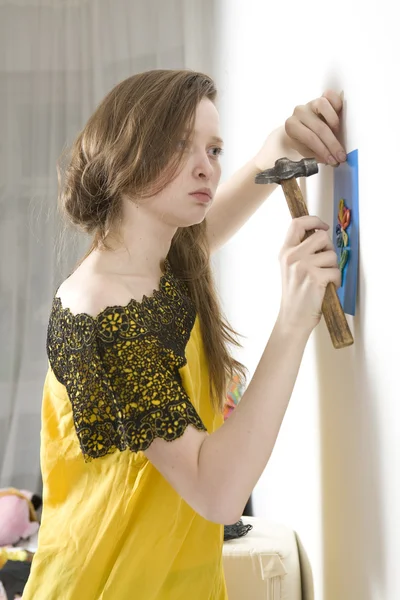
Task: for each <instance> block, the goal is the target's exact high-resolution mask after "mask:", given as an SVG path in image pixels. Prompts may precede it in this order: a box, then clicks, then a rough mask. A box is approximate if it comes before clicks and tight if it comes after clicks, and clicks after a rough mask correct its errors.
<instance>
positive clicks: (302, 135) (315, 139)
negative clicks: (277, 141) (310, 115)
mask: <svg viewBox="0 0 400 600" xmlns="http://www.w3.org/2000/svg"><path fill="white" fill-rule="evenodd" d="M301 118H303V117H301ZM316 118H317V120H319V121H320V123H321V124H322V121H321V120H320V119H318V117H316ZM303 120H304V121H306V120H307V119H305V118H303ZM285 126H286V133H287V134H288V136H289V137H291V138H292V139H293V140H295V141H296V142H298V143H299V144H301V145H302V146H303V147H304V146H305V147H306V148H307V151H306V152H304V151H302V150H300V151H301V153H302V154H303V156H308V157H310V158H311V157H313V156H315V158H316V159H317V160H318V162H322V163H324V164H331V165H332V166H334V165H336V164H337V162H338V161H337V160H336V159H335V158H334V157H333V156H332V155H331V153H330V152H329V150H328V148H327V147H326V146H325V144H324V143H323V142H322V141H321V139H320V138H319V136H318V135H317V134H316V133H315V132H314V131H313V130H312V129H310V128H309V127H307V126H306V125H304V123H303V122H302V121H301V120H300V118H299V117H295V116H292V117H290V118H289V119H288V120H287V121H286V125H285ZM325 127H327V125H325Z"/></svg>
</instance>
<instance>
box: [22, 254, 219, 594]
mask: <svg viewBox="0 0 400 600" xmlns="http://www.w3.org/2000/svg"><path fill="white" fill-rule="evenodd" d="M47 353H48V357H49V370H48V373H47V377H46V381H45V385H44V393H43V408H42V431H41V467H42V475H43V515H42V524H41V527H40V531H39V546H38V551H37V553H36V554H35V557H34V560H33V563H32V569H31V575H30V577H29V581H28V583H27V585H26V587H25V590H24V595H23V599H24V600H38V599H40V600H227V592H226V586H225V579H224V573H223V565H222V545H223V536H224V527H223V525H219V524H215V523H212V522H210V521H207V520H206V519H204V518H203V517H201V516H200V515H199V514H197V513H196V512H195V511H194V510H193V509H192V508H191V507H190V506H189V505H188V504H187V503H186V502H185V501H184V500H183V499H182V498H181V497H180V496H179V495H178V494H177V492H176V491H175V490H174V489H173V487H172V486H171V485H170V484H169V483H168V482H167V481H166V480H165V479H164V477H163V476H162V475H161V474H160V473H159V472H158V471H157V470H156V469H155V468H154V467H153V465H152V464H151V463H150V462H149V461H148V460H147V458H146V456H145V454H144V452H143V451H144V450H146V449H147V448H148V447H149V445H150V443H151V442H152V440H153V439H154V438H156V437H161V438H163V439H165V440H169V441H172V440H174V439H177V438H179V437H180V436H181V435H182V434H183V432H184V431H185V429H186V427H187V426H188V425H189V424H191V425H193V426H194V427H196V428H197V429H199V430H207V431H208V432H209V433H212V432H213V431H215V430H216V429H217V428H218V427H219V426H221V425H222V423H223V416H222V415H217V414H215V411H214V410H213V408H212V406H211V402H210V396H209V376H208V369H207V361H206V357H205V354H204V350H203V345H202V337H201V332H200V326H199V321H198V318H197V316H196V313H195V309H194V306H193V303H192V301H191V300H190V298H189V295H188V291H187V288H186V286H185V284H184V283H183V282H182V281H181V280H179V279H178V278H177V277H175V276H174V274H173V273H172V270H171V267H170V266H169V264H168V262H167V263H166V272H165V274H164V275H163V277H162V278H161V281H160V286H159V290H158V291H155V292H154V294H153V295H152V296H151V297H149V298H147V297H144V298H143V300H142V302H137V301H135V300H131V301H130V302H129V303H128V305H126V306H116V307H109V308H107V309H105V310H104V311H102V312H101V313H100V314H99V315H97V317H95V318H94V317H91V316H89V315H86V314H79V315H73V314H72V313H71V312H70V311H69V310H68V309H64V308H63V307H62V304H61V301H60V299H59V298H57V297H55V298H54V302H53V307H52V311H51V316H50V321H49V328H48V337H47Z"/></svg>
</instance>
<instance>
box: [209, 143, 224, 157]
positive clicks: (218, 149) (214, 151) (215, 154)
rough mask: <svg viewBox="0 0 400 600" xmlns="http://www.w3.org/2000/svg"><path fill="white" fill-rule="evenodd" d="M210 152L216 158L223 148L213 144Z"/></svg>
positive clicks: (222, 151)
mask: <svg viewBox="0 0 400 600" xmlns="http://www.w3.org/2000/svg"><path fill="white" fill-rule="evenodd" d="M211 152H212V153H213V156H215V158H218V157H219V156H222V154H223V153H224V150H223V148H220V147H218V146H215V147H214V148H211Z"/></svg>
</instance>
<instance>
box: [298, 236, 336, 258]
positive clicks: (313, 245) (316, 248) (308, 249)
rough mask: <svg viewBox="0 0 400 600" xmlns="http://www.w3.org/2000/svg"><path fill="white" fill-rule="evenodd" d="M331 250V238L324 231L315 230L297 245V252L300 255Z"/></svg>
mask: <svg viewBox="0 0 400 600" xmlns="http://www.w3.org/2000/svg"><path fill="white" fill-rule="evenodd" d="M327 250H333V244H332V240H331V239H330V237H329V236H328V234H327V232H326V230H325V231H316V232H315V233H313V234H312V235H310V237H308V238H306V239H305V240H304V241H303V242H302V243H301V244H300V245H299V253H300V255H301V256H309V255H310V254H316V253H317V252H324V251H327Z"/></svg>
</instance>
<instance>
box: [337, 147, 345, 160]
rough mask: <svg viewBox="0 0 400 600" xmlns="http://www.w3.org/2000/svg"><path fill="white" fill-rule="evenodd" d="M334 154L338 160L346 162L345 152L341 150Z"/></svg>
mask: <svg viewBox="0 0 400 600" xmlns="http://www.w3.org/2000/svg"><path fill="white" fill-rule="evenodd" d="M336 156H337V157H338V160H339V162H346V160H347V154H346V152H343V150H341V151H340V152H338V153H337V155H336Z"/></svg>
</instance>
